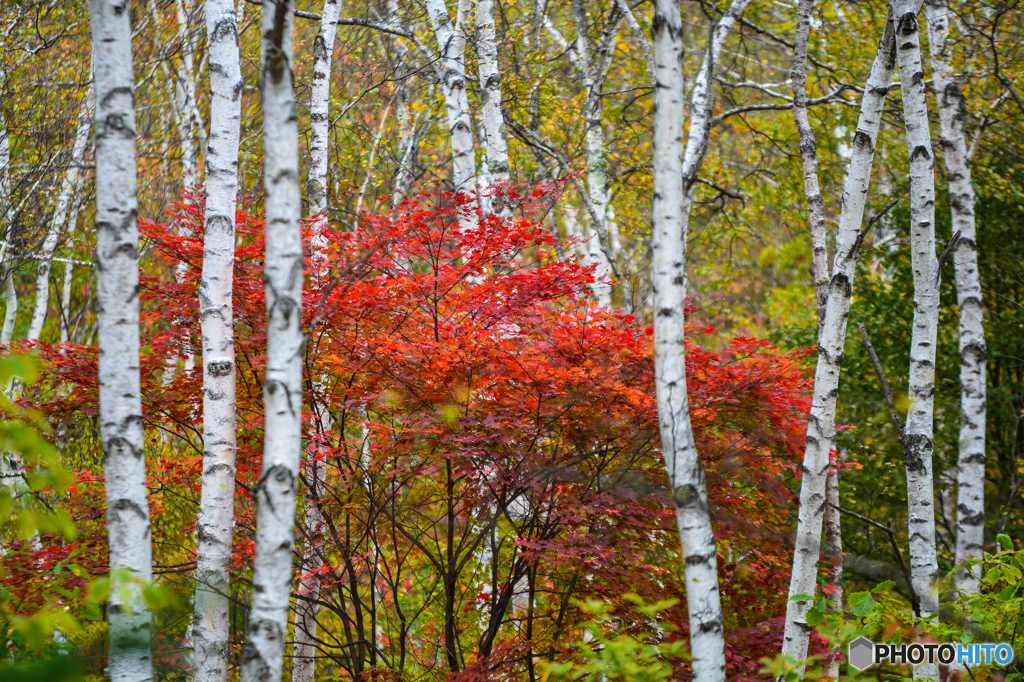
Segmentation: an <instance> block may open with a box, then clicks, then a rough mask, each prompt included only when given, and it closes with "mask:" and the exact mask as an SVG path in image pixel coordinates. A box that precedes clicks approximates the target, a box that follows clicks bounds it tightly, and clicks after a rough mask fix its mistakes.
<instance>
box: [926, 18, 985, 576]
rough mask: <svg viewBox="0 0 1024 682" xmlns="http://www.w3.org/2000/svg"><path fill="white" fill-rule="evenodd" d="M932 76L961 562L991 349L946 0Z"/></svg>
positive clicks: (979, 506)
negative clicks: (941, 178) (955, 340)
mask: <svg viewBox="0 0 1024 682" xmlns="http://www.w3.org/2000/svg"><path fill="white" fill-rule="evenodd" d="M925 17H926V18H927V20H928V45H929V48H930V49H931V62H932V80H933V84H934V88H935V92H936V99H937V100H938V105H939V130H940V133H941V137H942V142H941V146H942V152H943V153H942V156H943V160H944V161H945V164H946V176H947V178H948V179H949V206H950V211H951V213H952V216H953V231H954V232H955V231H957V230H959V231H960V240H959V241H958V242H957V243H956V246H955V247H954V250H953V264H954V267H955V268H956V293H957V304H958V306H959V308H960V456H959V463H958V464H959V466H958V472H957V534H956V560H957V562H958V563H959V562H962V561H964V560H965V559H969V558H971V557H980V556H981V554H982V549H983V545H984V540H985V408H986V382H985V374H986V364H987V360H988V350H987V348H986V345H985V328H984V324H983V321H982V314H981V311H982V305H981V302H982V297H981V277H980V276H979V274H978V245H977V232H976V229H975V222H974V204H975V194H974V184H973V183H972V182H971V165H970V155H969V154H968V145H967V139H966V136H965V135H964V114H965V103H964V96H963V93H962V92H960V85H959V83H957V79H956V76H955V74H954V72H953V67H952V60H953V54H952V52H953V45H952V42H951V41H950V39H949V24H950V12H949V6H948V4H947V3H946V2H945V0H932V1H929V2H928V3H926V4H925ZM956 583H957V588H958V589H961V590H967V591H970V592H977V591H978V576H976V575H974V574H972V573H971V572H969V571H961V572H960V573H958V574H957V577H956Z"/></svg>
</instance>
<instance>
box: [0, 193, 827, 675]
mask: <svg viewBox="0 0 1024 682" xmlns="http://www.w3.org/2000/svg"><path fill="white" fill-rule="evenodd" d="M557 191H558V188H557V187H544V188H540V189H538V190H536V191H535V192H533V193H532V194H531V195H529V196H517V195H513V196H508V197H505V200H506V201H507V202H508V204H509V205H510V206H513V207H514V208H515V210H514V211H513V212H512V217H507V218H503V217H499V216H497V215H490V216H488V217H481V216H480V215H479V211H478V210H477V209H476V207H475V205H472V204H468V203H466V202H465V201H464V200H463V199H462V198H461V197H460V198H457V199H456V198H453V197H452V196H450V195H444V194H432V195H427V196H423V197H421V198H420V199H419V200H418V201H408V202H406V203H404V204H403V205H402V206H401V207H400V208H398V209H396V210H394V211H393V212H391V213H389V214H386V215H363V216H360V217H359V219H358V220H357V221H355V223H354V224H346V225H341V224H336V223H330V224H327V223H324V222H311V223H310V224H307V225H305V227H304V230H305V238H306V278H307V285H306V287H305V299H304V303H303V305H304V310H303V314H304V329H305V331H306V339H307V342H306V346H305V358H304V360H305V369H304V377H305V381H306V384H305V396H304V406H303V414H304V430H305V432H304V443H305V458H306V459H305V460H304V467H305V468H304V471H307V472H308V471H309V469H310V467H311V465H312V464H313V463H314V462H319V463H322V466H324V467H325V468H326V485H325V486H324V489H323V490H320V491H313V492H311V491H310V490H309V487H308V486H309V483H310V481H309V480H304V481H303V482H302V483H301V484H300V508H299V513H298V515H297V518H298V519H299V522H298V523H299V529H298V531H297V532H298V533H299V534H300V535H301V536H302V538H301V539H300V541H298V542H296V547H297V548H299V551H298V553H297V555H296V557H295V563H294V566H295V578H296V580H295V583H294V585H295V586H296V591H295V593H294V599H295V600H296V602H298V601H300V600H303V599H309V598H310V596H309V595H308V594H303V593H302V592H301V591H300V590H299V589H298V585H299V577H300V575H301V574H302V571H303V569H302V565H303V564H302V557H301V552H302V551H317V552H322V554H323V557H324V559H325V563H324V565H323V566H322V568H320V569H318V571H319V572H320V576H321V579H322V588H321V591H320V594H319V597H318V598H319V602H320V608H319V611H318V620H319V627H318V634H317V638H318V644H319V648H320V652H321V655H322V656H324V657H325V658H324V659H323V660H324V661H325V663H324V667H323V669H322V672H323V674H325V675H327V676H330V677H333V678H336V679H349V680H357V679H359V680H361V679H407V678H408V679H413V678H415V679H442V678H445V679H450V680H471V679H472V680H483V679H512V678H517V679H525V678H529V679H537V677H538V676H540V675H541V671H540V670H538V669H537V668H538V666H539V665H541V663H542V662H543V661H558V660H562V659H565V658H567V657H571V656H572V655H573V653H572V652H573V650H574V647H578V646H583V644H582V641H581V638H580V635H581V625H582V623H583V621H584V620H585V619H586V614H585V613H584V612H583V611H582V610H581V608H580V603H581V600H585V599H598V600H601V601H603V602H605V603H607V604H608V605H610V608H611V609H612V611H611V613H612V614H613V616H614V617H615V618H616V619H617V622H618V627H619V628H620V629H621V630H622V631H624V632H629V633H631V634H634V635H635V636H637V637H639V638H643V639H647V640H650V641H671V640H676V639H683V640H685V639H686V636H687V632H686V629H687V618H686V613H685V607H684V605H683V604H685V600H682V597H683V594H684V585H683V584H682V581H681V572H680V570H679V557H678V551H679V549H678V537H677V534H676V529H675V516H674V513H673V512H672V510H671V508H670V499H669V496H668V493H667V490H666V477H665V473H664V466H663V462H662V459H661V456H660V441H659V437H658V431H657V410H656V405H655V399H654V395H653V392H654V391H653V364H652V360H651V358H652V348H651V345H652V334H651V329H650V327H649V326H647V325H646V324H644V323H643V322H641V321H640V320H638V319H635V318H633V317H632V316H630V315H626V314H622V313H620V312H616V311H613V310H608V309H601V308H598V307H596V306H595V305H594V304H593V301H592V299H591V298H590V296H589V292H588V283H589V282H591V281H592V278H593V276H594V275H593V271H592V268H587V267H585V266H583V265H581V264H580V263H579V262H578V261H577V259H576V258H575V257H573V256H565V255H564V253H565V251H567V250H568V251H571V249H572V247H573V246H574V245H573V244H568V245H566V244H562V243H559V242H558V241H557V240H556V239H555V238H553V237H552V236H551V235H550V233H549V232H547V231H546V229H545V228H544V227H543V226H542V224H541V222H539V221H538V220H537V217H538V215H539V214H540V213H541V212H543V211H546V210H549V209H550V208H551V203H552V196H554V195H555V194H557ZM202 215H203V212H202V206H201V205H199V203H198V201H197V200H194V199H192V198H189V200H188V201H186V202H183V203H181V204H179V205H178V206H176V207H175V209H174V212H173V214H172V215H171V216H170V218H171V219H170V221H169V222H168V223H166V224H163V223H148V222H143V224H142V231H143V235H144V252H143V260H144V261H148V263H149V265H148V267H147V268H146V270H145V273H153V272H160V273H162V274H160V275H159V276H152V275H149V274H145V275H144V276H143V278H142V291H141V294H140V295H141V297H142V301H143V322H142V324H143V353H142V358H143V364H142V382H143V396H144V414H145V418H146V422H147V433H148V434H149V435H148V451H147V457H148V471H149V472H150V473H149V475H150V482H149V490H150V504H151V514H152V518H153V531H152V532H153V548H154V561H155V567H156V573H157V574H159V576H160V578H161V580H162V581H163V582H164V584H165V585H166V586H167V588H166V589H167V593H168V595H169V596H168V597H167V598H166V599H165V600H164V603H163V608H162V609H161V610H160V611H158V612H157V629H158V633H157V636H156V639H155V645H154V646H155V648H156V651H155V658H156V661H155V662H156V664H157V666H158V670H159V671H162V672H161V673H160V674H166V675H170V676H173V675H174V674H179V673H180V674H184V673H183V671H186V670H187V666H188V659H187V656H186V655H185V653H184V652H185V651H186V646H185V644H186V637H187V630H188V620H189V618H190V615H189V614H190V613H191V608H190V607H189V606H188V604H189V600H190V599H191V590H192V586H193V585H194V579H193V578H192V572H193V570H194V562H195V538H194V534H195V515H196V507H197V501H198V496H199V476H200V473H201V466H202V457H201V453H202V442H201V434H202V429H201V418H202V410H201V405H202V370H201V363H202V358H201V357H200V353H199V352H198V349H201V347H202V344H201V342H200V339H199V336H198V335H199V317H198V316H199V309H198V297H197V286H198V281H199V278H200V274H201V269H202V239H203V221H202ZM460 218H461V220H460ZM467 225H469V227H467ZM237 230H238V234H239V241H238V247H237V251H236V260H235V273H234V276H235V286H234V306H235V310H234V314H235V334H236V356H237V361H236V364H237V368H238V379H237V383H238V408H237V410H238V422H239V430H238V448H239V449H238V493H237V501H236V530H235V548H234V550H235V563H234V571H233V581H232V584H233V587H232V597H233V599H234V602H233V603H234V604H235V606H233V608H232V614H233V619H234V626H233V632H234V633H235V634H234V636H233V644H234V646H236V647H240V646H241V638H242V635H243V634H244V627H245V606H246V602H247V599H248V590H249V588H248V585H247V578H248V571H249V567H250V566H251V563H252V561H251V552H252V534H253V530H254V525H255V518H254V512H253V505H252V503H251V497H250V495H251V492H252V488H253V486H254V485H255V484H256V481H257V478H258V472H259V469H260V458H261V452H262V444H263V439H262V420H263V406H262V393H261V392H262V383H261V382H262V377H263V375H264V362H265V343H266V335H265V319H266V310H265V304H264V294H263V291H264V285H263V281H262V254H263V252H264V245H263V231H262V222H261V216H260V215H258V214H256V213H251V212H246V211H244V210H240V211H239V212H238V216H237ZM155 263H159V264H162V267H161V266H157V267H154V265H155ZM179 264H184V265H185V266H186V267H184V268H181V267H179ZM691 331H692V332H693V334H691V336H696V343H695V345H693V346H691V347H690V348H689V352H688V357H687V362H688V370H689V377H690V382H691V383H690V395H691V401H692V418H693V424H694V429H695V432H696V439H697V445H698V448H699V450H700V453H701V456H702V459H703V462H704V466H705V469H706V474H707V480H708V490H709V497H710V500H711V513H712V519H713V522H714V524H715V529H716V533H717V539H718V548H719V562H720V563H719V565H720V566H721V567H722V570H721V580H722V584H723V598H724V603H725V609H726V619H727V627H726V632H727V633H728V665H729V668H730V670H729V678H730V679H761V678H762V677H763V675H761V674H759V672H758V671H759V670H760V668H761V664H760V659H761V658H762V657H763V656H769V655H774V654H775V653H776V652H777V647H778V645H779V641H780V637H781V629H780V628H781V624H780V619H779V617H780V616H781V615H782V614H783V613H784V611H785V597H784V596H783V595H784V594H785V591H786V585H785V584H784V582H785V578H786V576H788V562H789V559H788V556H789V555H790V554H791V552H792V550H791V545H790V544H789V541H788V539H787V536H786V531H787V528H789V527H791V521H792V518H791V515H792V513H793V511H792V510H793V509H794V508H795V505H794V503H793V498H792V494H791V492H790V490H791V489H792V485H791V484H792V481H793V479H794V478H795V477H796V474H797V467H798V464H797V463H798V461H799V456H800V454H801V453H802V445H803V435H804V419H805V417H804V415H805V414H806V412H807V408H808V406H807V395H808V391H807V389H808V378H807V376H806V373H805V372H804V371H803V369H802V368H801V365H800V363H799V362H798V361H799V358H800V357H801V353H789V354H787V353H780V352H778V351H776V350H775V349H774V348H773V347H771V346H770V345H768V344H767V343H766V342H763V341H758V340H755V339H746V338H739V339H734V340H732V342H731V343H730V344H729V345H728V347H727V348H726V349H725V350H724V351H722V352H718V353H712V352H708V351H705V350H701V348H700V347H699V342H700V337H701V334H702V332H709V331H711V330H710V329H707V330H705V329H701V328H693V329H692V330H691ZM23 350H25V351H31V352H34V353H37V354H38V357H39V362H40V363H42V366H43V370H44V371H42V372H41V374H42V376H43V377H44V380H43V381H41V382H40V383H37V384H36V385H35V386H33V387H32V388H31V389H29V390H26V392H25V393H24V395H23V398H22V403H23V404H24V405H31V406H34V407H38V408H40V409H42V410H43V411H45V413H46V414H47V415H49V420H50V423H51V426H52V429H53V436H54V438H55V439H56V442H57V445H58V446H59V447H60V448H61V449H62V451H63V453H64V458H65V462H67V463H68V466H70V467H71V469H73V470H74V471H75V472H76V473H75V480H74V482H73V483H72V484H71V485H70V487H69V488H68V489H67V491H66V494H63V495H59V494H54V495H52V496H51V502H52V503H53V504H55V505H59V506H61V508H62V509H64V510H66V513H67V514H68V515H69V516H70V518H71V519H72V520H73V523H74V525H75V526H76V528H77V535H76V537H75V539H74V540H73V541H67V540H61V539H60V538H59V537H58V536H57V535H56V534H43V535H41V536H39V537H38V538H36V539H32V540H26V541H25V542H24V543H23V544H22V545H19V546H17V547H12V549H11V550H9V551H8V552H7V553H5V554H4V555H3V557H2V558H0V561H2V563H3V574H2V575H3V577H2V579H3V588H4V589H5V590H6V591H7V592H8V599H7V600H6V601H5V606H4V608H5V609H6V610H8V612H9V613H17V614H21V615H22V616H24V617H26V618H27V617H30V616H29V615H28V614H32V613H36V614H51V616H52V617H57V616H53V615H52V614H55V613H56V612H58V611H64V607H65V606H68V607H70V608H69V609H68V610H67V612H68V613H70V614H71V615H72V616H73V617H74V618H75V619H77V620H78V622H79V625H78V627H77V629H75V630H74V632H75V633H76V634H74V635H73V636H72V637H71V645H72V646H73V647H75V648H76V651H78V652H79V654H80V655H82V656H83V660H86V661H89V660H92V661H93V664H94V665H95V666H96V670H94V672H97V673H98V672H99V669H98V668H99V667H100V666H102V658H103V654H102V652H103V650H104V648H103V637H104V631H103V628H104V625H103V623H102V618H100V609H101V607H102V600H103V592H102V586H100V587H97V582H96V579H97V578H99V577H100V576H102V575H103V573H104V572H105V571H106V566H105V560H106V547H105V529H104V522H103V521H104V515H103V484H102V476H101V475H99V474H100V467H101V462H99V461H98V458H99V454H98V453H99V452H100V447H99V438H98V425H97V422H96V420H97V397H98V396H97V378H96V376H97V375H96V372H97V368H96V359H97V352H98V350H97V348H96V347H90V346H78V345H71V344H65V345H54V346H48V345H45V344H36V345H35V346H34V347H29V346H25V347H24V348H23ZM307 478H308V477H307ZM302 505H317V506H318V507H319V508H320V509H321V511H322V512H323V515H324V518H325V524H324V527H323V528H322V529H316V528H309V527H306V526H305V525H304V523H303V521H302V519H303V518H304V517H303V514H302V513H301V509H302ZM626 595H638V596H639V597H640V598H642V599H643V600H645V601H647V602H654V601H657V600H660V599H664V598H666V597H674V598H676V599H679V600H680V603H678V604H676V605H675V606H672V607H671V608H668V609H667V610H663V611H661V612H660V614H659V617H658V621H659V622H654V620H652V619H650V618H645V617H641V616H638V615H637V614H638V612H637V611H636V610H635V609H633V608H632V604H633V603H634V602H633V601H632V597H629V598H627V596H626ZM40 617H42V616H40ZM19 632H20V631H19ZM12 633H14V631H13V630H12V631H11V633H9V635H10V636H11V637H13V638H14V639H11V641H12V642H16V643H17V646H23V647H47V646H52V643H50V642H48V641H29V640H30V639H31V638H27V639H26V638H25V637H23V636H21V635H17V636H15V634H12ZM37 639H38V638H37ZM13 645H14V644H12V646H13ZM90 652H92V654H93V655H94V658H93V659H90V658H89V655H90ZM676 677H677V678H678V679H687V672H686V664H685V660H683V659H680V661H679V663H678V669H677V671H676Z"/></svg>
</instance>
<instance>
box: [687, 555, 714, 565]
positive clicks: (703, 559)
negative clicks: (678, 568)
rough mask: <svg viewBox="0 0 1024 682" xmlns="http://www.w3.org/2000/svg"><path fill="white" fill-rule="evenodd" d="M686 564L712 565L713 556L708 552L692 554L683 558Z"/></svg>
mask: <svg viewBox="0 0 1024 682" xmlns="http://www.w3.org/2000/svg"><path fill="white" fill-rule="evenodd" d="M683 565H685V566H710V565H711V557H709V556H708V555H706V554H691V555H690V556H688V557H686V558H685V559H684V560H683Z"/></svg>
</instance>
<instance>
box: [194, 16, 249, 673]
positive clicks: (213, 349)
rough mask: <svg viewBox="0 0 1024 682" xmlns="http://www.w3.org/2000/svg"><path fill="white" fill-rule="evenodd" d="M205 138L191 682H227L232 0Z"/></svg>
mask: <svg viewBox="0 0 1024 682" xmlns="http://www.w3.org/2000/svg"><path fill="white" fill-rule="evenodd" d="M206 30H207V36H208V40H209V55H210V95H211V101H210V137H209V143H208V148H207V152H206V230H205V237H204V240H203V275H202V280H201V281H200V285H199V311H200V312H199V316H200V325H201V331H202V338H203V480H202V492H201V498H200V503H199V520H198V522H197V530H198V536H199V542H198V547H197V552H196V596H195V612H194V616H193V622H192V636H193V646H194V666H195V672H194V675H193V679H194V681H195V682H226V680H227V678H228V672H229V666H230V653H231V648H230V645H229V637H230V634H231V627H230V626H231V623H230V596H231V588H230V585H229V580H230V574H229V568H230V564H231V544H232V526H233V525H234V512H235V451H236V450H235V444H236V440H235V428H236V425H235V342H234V319H233V318H234V312H233V301H232V288H233V280H234V264H235V201H236V195H237V192H238V144H239V136H240V133H241V115H242V107H241V104H242V99H241V98H242V73H241V66H240V64H239V55H238V25H237V23H236V19H235V8H234V2H233V1H232V0H206Z"/></svg>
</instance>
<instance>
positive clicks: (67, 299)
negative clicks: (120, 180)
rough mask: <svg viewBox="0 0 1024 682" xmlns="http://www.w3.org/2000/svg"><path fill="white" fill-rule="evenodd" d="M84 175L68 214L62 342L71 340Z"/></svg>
mask: <svg viewBox="0 0 1024 682" xmlns="http://www.w3.org/2000/svg"><path fill="white" fill-rule="evenodd" d="M84 184H85V183H84V182H83V175H82V174H79V176H78V185H77V187H75V192H74V195H75V198H74V201H72V202H71V212H70V213H69V214H68V241H67V245H66V247H65V249H66V251H67V254H68V262H67V263H65V265H64V278H63V281H62V282H61V289H60V342H61V343H67V342H68V341H70V340H71V280H72V278H73V277H74V274H75V264H74V263H72V262H71V261H72V260H73V259H74V254H75V231H76V230H77V229H78V211H79V208H80V207H81V205H82V186H83V185H84Z"/></svg>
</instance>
